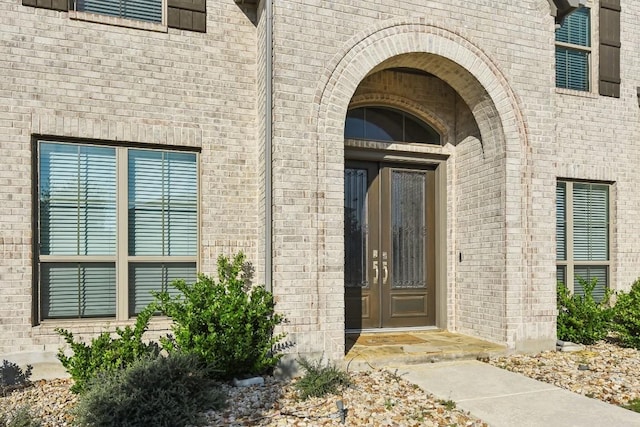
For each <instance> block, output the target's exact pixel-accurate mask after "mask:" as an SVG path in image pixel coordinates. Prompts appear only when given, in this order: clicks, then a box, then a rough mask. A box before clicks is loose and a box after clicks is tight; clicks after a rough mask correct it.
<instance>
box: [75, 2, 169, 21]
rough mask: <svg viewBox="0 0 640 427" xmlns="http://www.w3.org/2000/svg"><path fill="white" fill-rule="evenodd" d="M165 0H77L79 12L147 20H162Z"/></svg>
mask: <svg viewBox="0 0 640 427" xmlns="http://www.w3.org/2000/svg"><path fill="white" fill-rule="evenodd" d="M162 3H163V0H76V10H77V11H78V12H88V13H96V14H98V15H109V16H115V17H118V18H126V19H133V20H138V21H146V22H157V23H161V22H162V9H163V6H162Z"/></svg>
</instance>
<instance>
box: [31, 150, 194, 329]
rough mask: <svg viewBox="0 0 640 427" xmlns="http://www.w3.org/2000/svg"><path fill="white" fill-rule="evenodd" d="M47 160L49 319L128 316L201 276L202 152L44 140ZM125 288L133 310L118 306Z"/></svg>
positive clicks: (42, 219)
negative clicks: (121, 272) (157, 294)
mask: <svg viewBox="0 0 640 427" xmlns="http://www.w3.org/2000/svg"><path fill="white" fill-rule="evenodd" d="M119 159H121V160H119ZM38 161H39V163H38V177H39V178H38V195H39V199H40V203H39V212H38V225H39V227H38V234H37V235H38V238H39V242H38V243H39V247H40V250H39V253H38V256H39V260H38V261H39V264H38V266H39V270H38V272H39V274H38V277H39V290H40V299H39V305H40V310H39V315H40V319H48V318H78V317H80V318H82V317H106V316H109V317H114V316H117V317H118V318H124V316H131V315H135V314H137V313H138V312H139V311H140V310H141V309H142V308H143V307H144V306H146V305H147V304H148V303H149V302H150V301H151V299H152V297H151V293H150V291H151V290H158V291H159V290H168V291H170V292H171V289H172V288H171V286H170V283H171V282H172V281H173V280H175V279H185V280H187V281H188V282H193V281H195V280H196V271H197V270H196V269H197V264H196V261H197V252H198V250H197V235H198V231H197V230H198V228H197V227H198V224H197V220H198V211H197V207H198V206H197V204H198V203H197V202H198V200H197V195H198V168H197V155H196V154H195V153H191V152H171V151H160V150H142V149H134V148H129V147H123V146H121V147H109V146H97V145H89V144H80V143H60V142H50V141H40V142H39V143H38ZM118 161H124V164H117V162H118ZM125 174H126V175H127V176H126V178H127V179H124V178H125V176H124V175H125ZM125 181H126V182H125ZM118 200H121V201H122V202H124V201H125V200H127V204H125V205H123V206H121V208H122V209H127V211H126V212H127V218H128V219H127V220H125V221H123V222H121V223H117V219H118V216H117V215H116V214H117V209H116V205H117V203H118ZM122 213H124V212H122ZM118 236H120V237H121V238H122V240H121V241H120V244H118ZM125 236H127V238H124V237H125ZM126 240H128V246H127V244H126V242H125V241H126ZM150 257H151V258H150ZM117 269H126V270H125V271H127V272H128V273H129V274H128V275H125V276H124V277H123V278H122V283H118V282H117V279H116V278H117V277H122V276H118V275H117V274H116V270H117ZM126 287H128V288H129V301H128V303H129V304H128V306H129V311H128V312H127V310H125V309H123V310H122V312H119V311H118V312H117V311H116V307H122V305H118V304H117V303H116V298H117V295H119V294H126V292H125V291H126V289H122V288H126ZM118 289H119V290H118ZM123 302H125V301H123Z"/></svg>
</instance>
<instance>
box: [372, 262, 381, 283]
mask: <svg viewBox="0 0 640 427" xmlns="http://www.w3.org/2000/svg"><path fill="white" fill-rule="evenodd" d="M379 277H380V271H379V270H378V261H373V283H374V284H375V283H377V282H378V278H379Z"/></svg>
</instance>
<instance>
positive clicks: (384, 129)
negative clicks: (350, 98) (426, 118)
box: [344, 107, 440, 144]
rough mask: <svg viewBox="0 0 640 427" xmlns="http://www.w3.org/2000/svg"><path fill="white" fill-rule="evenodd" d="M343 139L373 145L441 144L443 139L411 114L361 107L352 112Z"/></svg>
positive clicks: (348, 116)
mask: <svg viewBox="0 0 640 427" xmlns="http://www.w3.org/2000/svg"><path fill="white" fill-rule="evenodd" d="M344 137H345V138H350V139H364V140H372V141H390V142H422V143H426V144H440V135H439V134H438V132H436V131H435V130H434V129H433V128H432V127H431V126H429V125H428V124H426V123H425V122H423V121H422V120H420V119H418V118H417V117H415V116H413V115H411V114H408V113H405V112H403V111H399V110H394V109H392V108H385V107H361V108H354V109H352V110H349V112H348V113H347V120H346V122H345V131H344Z"/></svg>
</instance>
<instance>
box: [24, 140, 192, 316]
mask: <svg viewBox="0 0 640 427" xmlns="http://www.w3.org/2000/svg"><path fill="white" fill-rule="evenodd" d="M41 143H53V144H63V145H72V146H73V145H83V146H93V147H108V148H113V149H114V150H115V164H116V190H115V191H116V217H115V223H116V225H115V227H116V243H115V253H114V254H113V255H43V254H41V227H40V187H41V185H40V179H41V176H40V161H41V155H40V153H41V152H40V144H41ZM129 150H147V151H152V152H168V153H189V154H193V155H194V156H195V177H196V189H195V191H196V205H195V208H196V220H195V221H196V230H195V232H196V237H195V238H196V244H195V255H130V254H129V184H128V172H129V171H128V167H129V157H128V153H129ZM200 158H201V156H200V150H199V149H194V148H192V147H182V146H168V145H155V144H153V145H152V144H139V143H122V142H115V141H105V140H85V139H76V138H66V137H58V136H48V135H47V136H44V135H34V136H33V137H32V171H33V172H32V202H33V203H32V205H33V207H32V212H33V214H32V230H33V231H32V241H33V244H32V247H33V249H32V253H33V266H32V267H33V316H32V324H33V325H34V326H36V325H39V324H42V323H55V322H69V321H72V322H78V321H80V322H92V321H105V320H108V321H126V320H128V319H131V318H134V317H135V316H136V313H134V312H131V310H130V298H129V290H130V287H131V284H130V283H129V274H130V269H131V266H132V265H134V264H145V263H154V264H158V265H163V264H181V263H193V264H195V272H196V274H197V272H198V271H199V266H200V252H201V251H200V249H201V243H200V215H201V206H200V194H201V190H200V185H201V179H200ZM74 262H75V263H78V264H80V263H83V264H84V263H114V269H115V281H116V283H115V288H116V297H115V298H116V306H115V314H114V316H107V317H104V316H102V317H75V316H74V317H56V318H44V316H43V312H42V309H43V307H42V303H43V301H42V295H43V289H44V288H43V284H42V277H41V267H42V265H43V264H45V263H49V264H50V263H74ZM163 268H164V267H163Z"/></svg>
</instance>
